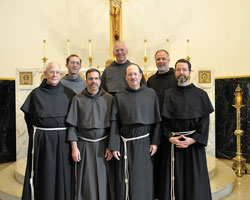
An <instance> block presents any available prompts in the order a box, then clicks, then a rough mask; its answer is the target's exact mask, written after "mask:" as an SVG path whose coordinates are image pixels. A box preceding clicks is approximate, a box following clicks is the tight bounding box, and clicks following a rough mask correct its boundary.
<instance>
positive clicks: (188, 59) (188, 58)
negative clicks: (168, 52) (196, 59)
mask: <svg viewBox="0 0 250 200" xmlns="http://www.w3.org/2000/svg"><path fill="white" fill-rule="evenodd" d="M189 42H190V40H189V39H187V58H186V60H187V61H190V59H191V57H189Z"/></svg>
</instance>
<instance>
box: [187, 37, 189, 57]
mask: <svg viewBox="0 0 250 200" xmlns="http://www.w3.org/2000/svg"><path fill="white" fill-rule="evenodd" d="M187 57H189V39H187Z"/></svg>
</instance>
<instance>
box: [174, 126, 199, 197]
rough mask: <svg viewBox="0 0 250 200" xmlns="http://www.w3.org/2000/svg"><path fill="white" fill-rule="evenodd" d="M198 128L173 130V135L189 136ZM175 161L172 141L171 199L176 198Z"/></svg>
mask: <svg viewBox="0 0 250 200" xmlns="http://www.w3.org/2000/svg"><path fill="white" fill-rule="evenodd" d="M195 131H196V130H192V131H184V132H172V135H173V136H180V135H184V136H188V135H192V134H193V133H194V132H195ZM174 163H175V157H174V143H171V200H175V192H174V181H175V177H174Z"/></svg>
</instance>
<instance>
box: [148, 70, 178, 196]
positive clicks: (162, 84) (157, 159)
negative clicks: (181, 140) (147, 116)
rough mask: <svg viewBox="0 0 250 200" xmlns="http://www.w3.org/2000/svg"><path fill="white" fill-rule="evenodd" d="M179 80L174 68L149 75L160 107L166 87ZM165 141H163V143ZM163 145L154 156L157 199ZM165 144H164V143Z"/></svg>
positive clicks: (150, 84)
mask: <svg viewBox="0 0 250 200" xmlns="http://www.w3.org/2000/svg"><path fill="white" fill-rule="evenodd" d="M177 83H178V82H177V80H176V78H175V75H174V69H173V68H169V71H168V72H166V73H163V74H159V71H157V72H156V73H155V74H154V75H152V76H151V77H149V79H148V81H147V86H148V87H150V88H153V89H154V90H155V92H156V94H157V95H158V98H159V102H160V108H161V105H162V101H163V96H164V92H165V90H166V89H169V88H171V87H174V86H177ZM162 142H163V141H161V143H162ZM161 145H162V144H160V145H159V146H158V149H157V152H156V153H155V155H154V157H153V167H154V197H155V198H156V199H157V198H158V196H159V182H160V181H159V180H160V176H161V174H160V167H161V152H162V151H161ZM163 145H164V144H163Z"/></svg>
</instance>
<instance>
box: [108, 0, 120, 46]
mask: <svg viewBox="0 0 250 200" xmlns="http://www.w3.org/2000/svg"><path fill="white" fill-rule="evenodd" d="M121 4H122V0H110V15H111V22H112V30H113V39H115V41H118V40H119V39H120V13H121V12H120V11H121Z"/></svg>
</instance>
